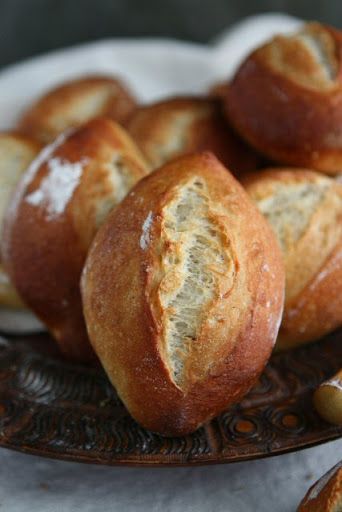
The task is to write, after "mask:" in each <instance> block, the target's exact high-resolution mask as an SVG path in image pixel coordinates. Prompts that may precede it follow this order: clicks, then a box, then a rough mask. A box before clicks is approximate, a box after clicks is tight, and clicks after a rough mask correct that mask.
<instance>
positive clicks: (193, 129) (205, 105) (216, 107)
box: [126, 97, 260, 176]
mask: <svg viewBox="0 0 342 512" xmlns="http://www.w3.org/2000/svg"><path fill="white" fill-rule="evenodd" d="M126 128H127V130H128V132H129V133H130V134H131V136H132V138H133V139H134V140H135V142H136V143H137V144H138V146H139V147H140V149H141V150H142V152H143V153H144V154H145V156H146V158H147V160H148V161H149V162H150V164H151V166H152V167H153V168H157V167H159V166H161V165H164V164H165V163H167V162H168V161H170V160H172V159H173V158H175V157H177V156H181V155H184V154H187V153H192V152H196V151H204V150H206V151H211V152H212V153H214V154H215V155H216V157H217V158H218V159H219V160H220V161H221V162H222V163H223V165H225V166H226V167H228V169H230V171H231V172H233V173H234V174H235V175H237V176H238V175H239V174H240V173H241V172H245V171H252V170H254V169H256V168H257V167H258V164H259V161H260V157H259V155H257V154H256V153H255V152H254V151H253V150H252V149H251V148H249V147H248V146H247V145H246V144H245V143H244V142H243V141H242V140H240V139H239V138H238V137H237V135H235V133H234V132H233V131H232V129H231V128H230V126H229V125H228V123H227V122H226V121H225V119H224V117H223V115H222V112H221V108H220V103H219V102H218V101H217V100H215V99H214V98H209V97H208V98H199V97H179V98H171V99H167V100H164V101H160V102H158V103H153V104H151V105H147V106H144V107H139V108H138V109H137V110H136V111H135V112H134V113H133V115H132V116H131V117H130V118H129V119H128V121H127V123H126Z"/></svg>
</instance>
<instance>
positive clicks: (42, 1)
mask: <svg viewBox="0 0 342 512" xmlns="http://www.w3.org/2000/svg"><path fill="white" fill-rule="evenodd" d="M268 11H274V12H275V11H278V12H287V13H289V14H293V15H296V16H299V17H301V18H305V19H318V20H320V21H324V22H327V23H331V24H334V25H335V26H342V1H341V0H326V1H325V0H300V1H298V0H0V67H3V66H5V65H6V64H9V63H12V62H16V61H17V60H20V59H24V58H26V57H29V56H31V55H36V54H39V53H42V52H45V51H47V50H51V49H55V48H61V47H65V46H69V45H73V44H77V43H80V42H83V41H89V40H94V39H101V38H106V37H139V36H159V37H160V36H162V37H175V38H180V39H187V40H193V41H201V42H206V41H208V40H210V38H212V37H214V36H215V35H216V34H218V33H219V32H220V31H221V30H223V29H224V28H226V27H227V26H229V25H231V24H232V23H234V22H236V21H238V20H239V19H241V18H243V17H245V16H249V15H252V14H257V13H264V12H268Z"/></svg>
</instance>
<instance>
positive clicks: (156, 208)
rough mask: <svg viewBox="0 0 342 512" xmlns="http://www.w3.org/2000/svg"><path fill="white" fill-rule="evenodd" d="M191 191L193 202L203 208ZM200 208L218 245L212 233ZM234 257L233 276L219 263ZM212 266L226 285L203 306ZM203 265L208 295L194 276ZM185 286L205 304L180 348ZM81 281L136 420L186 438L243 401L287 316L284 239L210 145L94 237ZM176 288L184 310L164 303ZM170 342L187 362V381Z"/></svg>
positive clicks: (177, 163)
mask: <svg viewBox="0 0 342 512" xmlns="http://www.w3.org/2000/svg"><path fill="white" fill-rule="evenodd" d="M196 183H197V185H196ZM194 187H199V189H197V190H200V192H199V193H198V195H196V193H195V192H194ZM202 193H205V197H206V202H204V203H201V201H200V197H202ZM184 194H185V195H184ZM186 194H188V196H187V195H186ZM182 197H189V198H191V200H192V203H193V205H194V206H193V207H194V208H195V209H196V208H198V212H197V214H196V210H190V211H189V210H187V207H188V202H187V201H185V202H184V203H182V201H181V198H182ZM201 204H202V205H204V206H203V210H201V208H202V206H201ZM170 212H171V213H172V215H173V217H174V220H172V219H171V216H170V215H171V213H170ZM186 212H187V213H186ZM204 212H205V213H204ZM203 215H205V216H206V217H205V220H203ZM195 216H196V217H197V222H199V223H200V225H201V226H202V221H201V219H202V220H203V226H204V227H203V229H204V230H206V231H205V233H206V235H205V236H207V237H209V234H210V236H212V237H213V238H214V240H215V242H212V243H211V242H210V243H209V242H208V243H207V244H206V243H205V240H204V241H203V238H205V236H204V235H203V233H202V231H201V229H202V227H201V226H200V227H199V226H198V224H197V225H196V223H193V222H192V220H193V218H194V217H195ZM177 222H178V228H179V229H178V231H177V232H176V235H177V236H176V238H175V240H172V239H171V237H170V236H169V233H170V231H171V230H172V229H173V227H174V226H175V225H176V224H177ZM213 224H214V226H215V227H214V226H213ZM167 229H168V230H169V233H167V231H166V230H167ZM198 229H199V231H197V230H198ZM201 233H202V235H203V236H200V235H201ZM177 237H178V238H177ZM196 237H197V239H198V240H200V241H201V243H204V247H203V245H202V246H201V247H202V249H201V250H202V254H201V257H200V258H198V259H197V258H196V253H195V251H193V252H192V253H191V243H190V242H191V240H193V239H196ZM177 240H178V242H177ZM210 240H211V239H210ZM217 242H219V247H220V250H218V248H217ZM215 244H216V245H215ZM187 247H188V248H189V247H190V248H189V249H188V256H189V258H188V260H187V265H185V264H184V262H183V261H182V256H181V253H182V251H183V253H184V248H185V249H186V248H187ZM215 247H216V248H215ZM222 251H223V254H222ZM191 258H193V259H191ZM208 258H209V260H208ZM225 258H227V263H228V267H229V268H228V269H227V271H226V272H224V271H222V270H221V271H220V269H219V267H217V265H220V263H219V262H220V261H224V259H225ZM203 261H205V262H206V264H205V269H202V270H199V267H198V265H199V264H200V265H202V264H203ZM215 261H216V262H217V263H215ZM191 262H192V263H191ZM183 264H184V266H183V271H179V265H183ZM177 265H178V272H177V271H176V266H177ZM189 265H190V266H189ZM191 265H192V270H190V268H191ZM196 265H197V267H196ZM215 268H216V270H215ZM186 269H187V270H186ZM208 269H211V271H210V272H211V273H212V277H213V279H212V281H211V282H212V283H213V282H214V283H215V285H212V284H211V285H210V284H209V286H211V292H212V295H211V296H209V302H206V301H205V300H204V301H203V300H202V299H201V301H202V302H201V304H202V309H201V310H200V308H198V307H197V306H198V296H199V295H200V296H201V297H202V298H203V296H204V295H205V292H206V290H207V285H208V281H209V283H210V276H209V280H204V279H203V276H204V275H205V270H208ZM229 269H230V270H229ZM197 271H198V273H199V277H198V282H200V283H202V284H201V286H202V291H203V295H201V294H200V292H199V291H198V290H197V288H196V289H193V286H194V285H193V282H191V279H190V280H188V281H185V278H186V277H189V276H190V274H191V272H193V274H194V273H195V275H196V272H197ZM210 272H209V274H210ZM220 272H221V273H220ZM172 276H173V277H172ZM190 277H191V276H190ZM229 283H230V284H229ZM182 286H183V288H182ZM175 287H176V289H178V291H179V290H181V289H182V291H184V292H186V288H187V287H190V289H191V294H192V298H191V299H190V300H189V301H188V303H187V304H188V306H189V308H191V307H195V309H196V308H197V310H196V315H197V316H196V322H197V324H196V329H197V330H196V333H194V334H193V335H191V334H189V335H186V336H184V338H182V339H181V340H180V341H181V342H182V346H180V345H179V344H178V346H177V345H172V343H170V337H167V336H168V333H170V330H168V331H167V332H166V328H167V327H168V324H167V323H166V322H167V320H166V316H167V315H170V314H172V311H174V313H175V314H177V311H178V313H179V303H180V302H181V297H180V295H181V294H178V295H176V294H175V292H174V288H175ZM81 289H82V296H83V303H84V312H85V318H86V322H87V327H88V332H89V336H90V339H91V342H92V345H93V347H94V350H95V351H96V353H97V355H98V357H99V359H100V361H101V363H102V365H103V366H104V368H105V370H106V372H107V374H108V376H109V378H110V380H111V381H112V383H113V385H114V386H115V388H116V390H117V391H118V393H119V396H120V397H121V399H122V400H123V401H124V403H125V405H126V406H127V408H128V410H129V411H130V413H131V414H132V416H133V417H134V418H135V419H136V420H137V421H138V422H139V423H141V424H142V425H143V426H144V427H145V428H148V429H150V430H152V431H156V432H159V433H161V434H163V435H183V434H187V433H189V432H192V431H194V430H195V429H197V428H198V427H199V426H200V425H202V424H203V423H204V422H206V421H207V420H210V419H211V418H213V417H214V416H216V415H217V414H219V413H220V412H221V411H223V410H224V409H225V408H227V407H228V406H229V405H230V404H231V403H233V402H236V401H238V400H239V399H240V398H241V397H242V396H243V395H244V394H245V393H246V392H247V391H248V390H249V389H250V387H251V386H252V385H253V383H254V382H255V381H256V379H257V378H258V376H259V374H260V373H261V371H262V370H263V368H264V366H265V364H266V362H267V359H268V357H269V355H270V353H271V350H272V347H273V343H274V341H275V338H276V335H277V331H278V326H279V323H280V319H281V313H282V304H283V292H284V273H283V268H282V261H281V256H280V251H279V249H278V246H277V243H276V241H275V238H274V235H273V233H272V232H271V230H270V228H269V227H268V225H267V223H266V222H265V221H264V219H263V218H262V216H261V215H260V214H259V212H258V211H257V209H256V208H255V207H254V206H253V204H252V203H251V202H250V201H249V199H248V197H247V195H246V194H245V192H244V191H243V189H242V187H241V186H240V185H239V184H238V183H237V182H236V180H235V179H234V178H233V177H232V176H231V174H230V173H229V172H228V171H227V170H226V169H225V168H224V167H223V166H222V165H221V164H220V163H219V161H218V160H217V159H216V158H215V157H214V155H212V154H210V153H200V154H195V155H190V156H187V157H182V158H179V159H177V160H174V161H173V162H172V163H169V164H168V165H165V166H164V167H162V168H160V169H159V170H157V171H155V172H154V173H152V174H150V175H149V176H147V177H146V178H144V179H143V180H141V181H140V183H138V184H137V186H136V187H135V188H134V189H133V190H132V191H131V192H130V193H129V194H128V196H127V197H126V199H125V200H124V201H123V202H122V203H121V205H120V206H119V207H118V208H117V210H116V211H115V213H113V214H111V215H110V216H109V217H108V218H107V220H106V222H105V223H104V225H103V226H102V228H101V229H100V230H99V232H98V233H97V236H96V237H95V239H94V242H93V244H92V247H91V249H90V252H89V254H88V258H87V262H86V265H85V267H84V271H83V276H82V280H81ZM165 296H166V298H168V299H170V297H171V298H172V296H174V297H176V299H177V301H178V306H176V302H174V303H173V302H172V301H171V302H170V301H169V302H168V305H165ZM196 304H197V306H196ZM183 305H184V301H183ZM177 308H178V309H177ZM186 314H188V313H185V311H184V315H183V318H181V317H180V318H179V320H180V324H179V325H180V328H183V327H184V325H183V324H184V322H185V323H186V322H187V321H188V320H187V317H186ZM178 341H179V340H178ZM171 349H172V350H173V356H174V358H176V359H177V360H179V361H181V362H182V367H181V370H180V371H182V375H181V378H178V377H177V374H176V372H175V371H174V368H173V367H172V364H171V358H170V357H169V355H168V352H170V350H171Z"/></svg>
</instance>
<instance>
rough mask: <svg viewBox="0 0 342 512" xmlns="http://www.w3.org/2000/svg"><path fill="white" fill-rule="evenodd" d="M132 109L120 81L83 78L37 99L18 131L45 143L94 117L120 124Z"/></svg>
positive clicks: (25, 115) (130, 99)
mask: <svg viewBox="0 0 342 512" xmlns="http://www.w3.org/2000/svg"><path fill="white" fill-rule="evenodd" d="M135 107H136V101H135V99H134V98H133V96H132V94H131V92H130V91H129V90H128V89H127V87H126V85H125V84H124V83H123V82H121V80H118V79H117V78H113V77H109V76H96V75H95V76H85V77H82V78H78V79H75V80H71V81H69V82H65V83H63V84H61V85H58V86H57V87H55V88H53V89H52V90H50V91H48V92H47V93H46V94H44V95H43V96H42V97H40V98H39V99H38V100H37V101H36V102H35V103H34V104H33V105H32V106H31V107H29V108H28V110H27V111H26V112H24V113H23V115H22V117H21V119H19V121H18V130H20V131H21V132H23V133H26V134H28V135H31V136H32V137H35V138H36V139H38V140H40V141H42V142H43V143H45V144H46V143H49V142H51V141H53V140H54V139H55V138H56V137H57V135H59V134H60V133H62V132H63V131H64V130H66V129H67V128H75V127H78V126H80V125H81V124H84V123H86V122H87V121H90V120H91V119H93V118H95V117H108V118H111V119H113V120H115V121H117V122H119V123H121V122H123V121H124V120H125V119H126V117H127V116H128V115H129V114H131V112H132V111H133V110H134V109H135Z"/></svg>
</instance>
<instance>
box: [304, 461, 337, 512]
mask: <svg viewBox="0 0 342 512" xmlns="http://www.w3.org/2000/svg"><path fill="white" fill-rule="evenodd" d="M340 510H342V462H339V463H338V464H336V466H334V467H333V468H332V469H331V470H330V471H328V472H327V473H326V474H325V475H323V476H322V478H320V479H319V480H318V481H317V482H316V483H315V484H314V485H313V486H312V487H311V488H310V489H309V490H308V492H307V494H306V495H305V497H304V499H303V500H302V502H301V504H300V505H299V508H298V511H297V512H340Z"/></svg>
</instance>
